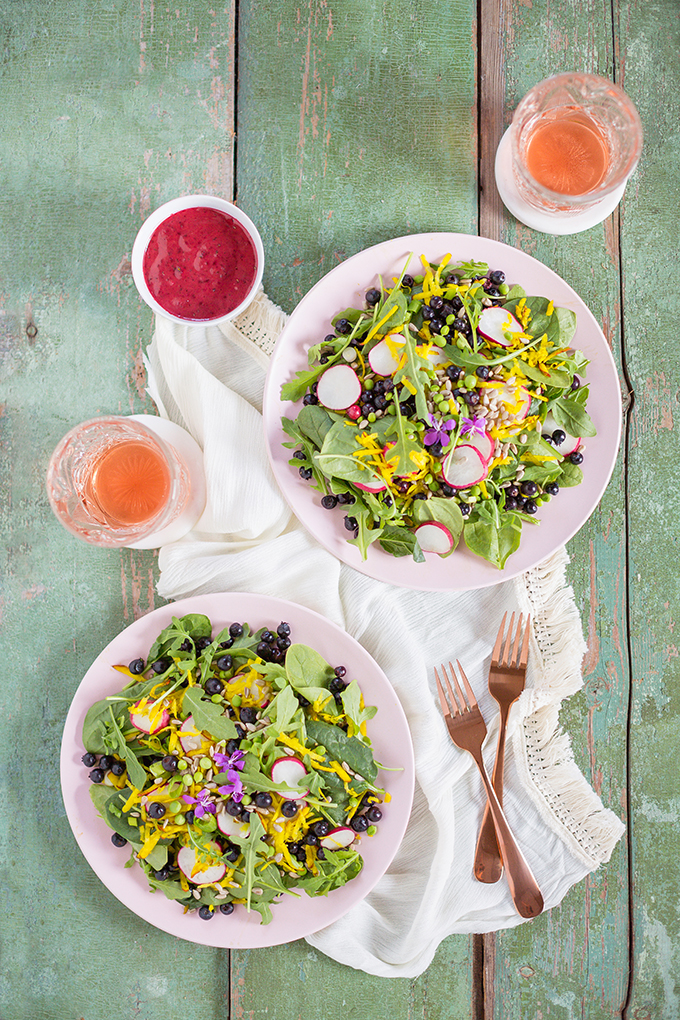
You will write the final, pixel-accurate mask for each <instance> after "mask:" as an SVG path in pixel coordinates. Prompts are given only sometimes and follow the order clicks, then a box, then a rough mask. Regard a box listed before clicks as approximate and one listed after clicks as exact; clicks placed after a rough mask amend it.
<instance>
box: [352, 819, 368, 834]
mask: <svg viewBox="0 0 680 1020" xmlns="http://www.w3.org/2000/svg"><path fill="white" fill-rule="evenodd" d="M349 824H350V826H351V827H352V828H353V829H354V831H355V832H366V829H367V828H368V819H367V818H366V816H365V815H355V816H354V818H353V819H352V821H351V822H350V823H349Z"/></svg>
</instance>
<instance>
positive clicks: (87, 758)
mask: <svg viewBox="0 0 680 1020" xmlns="http://www.w3.org/2000/svg"><path fill="white" fill-rule="evenodd" d="M80 760H81V761H82V763H83V765H84V766H85V768H87V769H91V768H92V766H93V765H96V764H97V755H96V754H92V751H86V752H85V754H84V755H83V757H82V758H81V759H80Z"/></svg>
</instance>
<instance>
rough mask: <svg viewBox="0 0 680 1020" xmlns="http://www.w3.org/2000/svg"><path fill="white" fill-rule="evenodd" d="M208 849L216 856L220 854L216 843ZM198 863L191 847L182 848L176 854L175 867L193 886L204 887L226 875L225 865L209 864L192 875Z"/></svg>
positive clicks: (220, 851)
mask: <svg viewBox="0 0 680 1020" xmlns="http://www.w3.org/2000/svg"><path fill="white" fill-rule="evenodd" d="M210 847H211V849H212V850H214V851H215V853H216V854H221V853H222V850H221V848H220V846H219V845H218V844H217V843H211V844H210ZM197 864H200V862H199V861H198V860H197V859H196V851H195V850H194V849H193V847H190V846H183V847H182V849H181V850H180V852H179V853H178V854H177V867H178V868H179V870H180V871H181V872H182V874H183V875H184V876H185V878H186V879H187V880H188V881H189V882H193V883H194V885H206V884H207V883H209V882H219V881H220V879H221V878H224V875H225V873H226V870H227V868H226V865H224V864H209V865H207V866H206V867H204V868H201V870H200V871H197V872H196V874H192V872H193V870H194V868H195V867H196V865H197Z"/></svg>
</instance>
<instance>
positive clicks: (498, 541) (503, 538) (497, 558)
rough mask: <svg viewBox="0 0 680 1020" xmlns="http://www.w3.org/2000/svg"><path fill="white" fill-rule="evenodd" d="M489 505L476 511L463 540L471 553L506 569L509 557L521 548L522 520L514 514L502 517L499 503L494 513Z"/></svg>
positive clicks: (494, 508) (468, 522)
mask: <svg viewBox="0 0 680 1020" xmlns="http://www.w3.org/2000/svg"><path fill="white" fill-rule="evenodd" d="M489 502H491V500H488V501H486V502H485V503H484V504H482V505H481V506H480V507H479V509H476V510H475V515H476V516H475V517H474V518H473V519H471V520H469V521H467V522H466V524H465V528H464V529H463V541H464V542H465V544H466V546H467V547H468V549H469V550H470V552H473V553H476V555H477V556H482V557H483V558H484V559H485V560H488V561H489V563H492V564H493V565H494V566H495V567H498V569H499V570H502V568H503V567H504V566H505V563H506V561H507V559H508V557H509V556H510V555H511V554H512V553H513V552H515V551H516V550H517V549H518V547H519V542H520V538H521V534H522V520H521V518H520V517H519V515H518V514H515V513H512V512H510V513H508V512H504V513H503V514H502V515H501V514H500V512H499V510H498V507H497V506H496V505H495V503H494V507H493V510H491V508H490V507H488V503H489ZM494 511H495V512H494Z"/></svg>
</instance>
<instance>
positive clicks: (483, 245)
mask: <svg viewBox="0 0 680 1020" xmlns="http://www.w3.org/2000/svg"><path fill="white" fill-rule="evenodd" d="M411 253H413V257H412V258H411V262H410V264H409V272H412V273H418V271H419V270H420V268H421V263H420V256H421V255H425V257H426V258H427V259H428V260H429V261H431V262H439V261H440V260H441V259H442V258H443V257H444V255H446V254H447V253H450V254H451V256H452V257H453V259H459V260H461V261H462V260H464V261H468V260H470V259H474V260H475V261H476V262H487V263H488V264H489V265H490V267H491V268H492V269H502V270H503V272H504V273H505V276H506V280H507V282H508V283H509V284H511V285H512V284H519V285H520V286H522V287H523V288H524V289H525V291H526V292H527V294H529V295H534V296H542V297H547V298H550V299H551V300H552V301H553V302H554V304H555V305H558V306H561V307H563V308H570V309H571V310H572V311H574V312H575V313H576V316H577V320H578V326H577V329H576V335H575V337H574V340H573V341H572V343H573V346H574V347H576V348H578V349H579V350H581V351H583V353H584V354H585V355H586V357H587V358H589V359H590V362H591V363H590V365H589V366H588V370H587V375H586V381H587V382H588V383H589V384H590V397H589V400H588V411H589V413H590V415H591V417H592V419H593V421H594V423H595V427H596V428H597V435H596V436H595V437H594V438H592V439H590V438H589V439H588V440H586V447H587V449H586V453H585V455H584V462H583V482H582V483H581V484H580V485H578V486H576V487H575V488H569V489H562V490H561V491H560V493H559V495H558V496H556V497H555V498H554V499H553V500H552V501H551V502H550V503H549V504H546V505H544V506H542V507H541V509H540V513H539V515H538V517H539V519H540V526H538V527H536V526H534V525H531V524H525V525H524V527H523V529H522V541H521V544H520V547H519V549H518V550H517V552H515V553H513V555H512V556H510V558H509V559H508V561H507V563H506V565H505V569H504V570H497V569H496V567H493V566H492V565H491V564H490V563H487V562H486V560H483V559H481V558H480V557H478V556H474V555H473V554H472V553H471V552H469V551H468V550H467V549H466V548H465V546H464V545H463V544H462V542H461V544H460V546H459V547H458V549H456V551H455V552H454V553H453V554H452V555H451V556H449V557H447V558H446V559H442V558H441V557H439V556H437V555H436V554H434V553H428V554H427V555H426V557H425V563H416V562H415V561H414V560H413V559H411V558H410V557H399V558H396V557H394V556H390V555H389V554H388V553H386V552H384V551H383V550H382V549H381V548H380V546H379V545H378V544H377V543H375V544H374V545H372V546H371V547H370V549H369V550H368V557H367V559H366V560H362V559H361V553H360V552H359V550H358V549H357V547H356V546H353V545H350V544H349V543H348V542H347V532H346V531H345V529H344V527H343V514H342V513H341V512H340V510H341V509H342V508H340V509H338V508H336V509H335V510H332V511H329V510H324V509H323V507H322V506H321V502H320V500H321V493H319V492H317V491H316V489H313V488H312V487H311V485H310V484H309V483H308V482H305V481H303V480H302V479H301V478H300V477H299V475H298V472H297V471H296V470H295V468H294V467H292V466H291V465H290V464H289V463H288V461H289V459H290V457H291V455H292V450H291V449H287V448H286V447H284V446H283V443H284V442H286V441H288V439H289V437H288V436H287V435H286V434H285V432H284V431H283V429H282V427H281V418H282V417H287V418H296V417H297V415H298V413H299V411H300V408H301V406H302V403H301V402H298V403H297V404H293V403H290V402H287V401H283V400H281V386H282V385H283V383H286V382H290V381H291V380H292V379H293V378H294V377H295V373H296V372H298V371H301V370H304V369H306V368H308V362H307V350H308V348H309V347H311V346H313V345H314V344H316V343H319V342H320V341H321V340H323V338H324V336H325V335H326V334H327V333H329V332H330V331H331V328H332V327H331V319H332V318H333V317H334V316H335V315H337V314H338V312H341V311H343V310H344V309H345V308H361V307H363V304H364V294H365V293H366V291H367V289H368V288H369V287H374V286H376V283H377V281H378V276H379V275H380V276H382V278H383V280H384V281H386V282H391V280H392V278H393V277H398V276H399V274H400V273H401V271H402V269H403V267H404V264H405V262H406V259H407V258H408V256H409V255H410V254H411ZM264 423H265V432H266V437H267V445H268V449H269V457H270V460H271V464H272V468H273V471H274V475H275V476H276V480H277V482H278V483H279V485H280V487H281V489H282V491H283V493H284V495H285V497H286V499H287V500H288V502H289V504H290V506H291V508H292V509H293V511H294V512H295V514H296V515H297V517H298V518H299V520H300V521H301V522H302V524H304V525H305V527H306V528H307V529H308V530H309V531H310V532H311V534H312V535H313V536H314V537H315V538H316V539H317V541H319V542H320V543H321V545H323V546H324V547H325V548H326V549H328V550H329V551H330V552H331V553H333V554H334V555H335V556H337V557H338V559H340V560H342V561H343V562H344V563H347V564H349V566H351V567H354V568H355V569H356V570H360V571H361V572H362V573H364V574H368V575H369V577H374V578H376V579H377V580H380V581H387V582H388V583H390V584H396V585H401V586H403V587H406V588H418V589H423V590H426V591H442V590H444V591H453V590H468V589H472V588H485V587H488V586H489V585H492V584H498V583H499V582H500V581H506V580H508V578H511V577H515V576H516V575H517V574H521V573H522V572H523V571H525V570H528V569H529V568H530V567H533V566H535V565H536V564H537V563H540V562H541V561H542V560H544V559H546V557H548V556H550V554H551V553H553V552H554V551H555V550H556V549H558V548H559V547H560V546H561V545H564V543H565V542H567V541H568V539H570V538H571V537H572V536H573V535H574V534H575V533H576V532H577V531H578V530H579V528H581V527H582V526H583V524H585V522H586V521H587V520H588V518H589V517H590V515H591V513H592V512H593V510H594V509H595V507H596V506H597V504H598V503H599V501H600V499H601V497H602V494H603V492H604V490H605V488H606V487H607V484H608V482H609V479H610V477H611V473H612V471H613V469H614V462H615V460H616V454H617V451H618V448H619V439H620V435H621V393H620V387H619V380H618V375H617V372H616V366H615V364H614V359H613V358H612V355H611V352H610V350H609V346H608V344H607V341H606V339H605V337H604V334H603V332H602V330H601V329H600V327H599V326H598V324H597V322H596V320H595V318H594V316H593V314H592V312H590V310H589V309H588V308H587V307H586V305H585V304H584V303H583V301H582V300H581V298H580V297H579V296H578V294H577V293H576V292H575V291H574V290H572V288H571V287H570V286H569V285H568V284H567V283H565V281H564V280H563V279H561V277H559V276H558V275H557V273H554V272H553V271H552V270H551V269H548V267H547V266H544V265H543V264H542V263H541V262H538V261H537V260H536V259H534V258H532V257H531V256H530V255H526V254H525V253H524V252H522V251H518V250H517V249H516V248H511V247H510V246H509V245H507V244H501V243H500V242H498V241H491V240H489V239H488V238H486V237H474V236H472V235H469V234H443V233H437V234H413V235H412V236H410V237H398V238H395V239H394V240H391V241H384V242H383V243H382V244H377V245H375V246H374V247H372V248H367V249H366V250H365V251H362V252H359V253H358V254H357V255H353V256H352V257H351V258H349V259H347V261H346V262H343V263H341V264H340V265H339V266H336V268H335V269H332V270H331V271H330V273H328V274H327V275H326V276H324V277H323V279H321V280H319V282H318V283H317V284H316V285H315V286H314V287H312V289H311V290H310V291H309V293H308V294H307V295H306V296H305V297H304V298H303V299H302V301H301V302H300V304H299V305H298V306H297V308H296V309H295V311H294V312H293V314H292V315H291V317H290V319H289V320H288V323H287V324H286V327H285V329H284V330H283V332H282V333H281V336H280V337H279V340H278V343H277V344H276V347H275V349H274V353H273V354H272V358H271V363H270V366H269V372H268V376H267V383H266V387H265V395H264Z"/></svg>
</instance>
